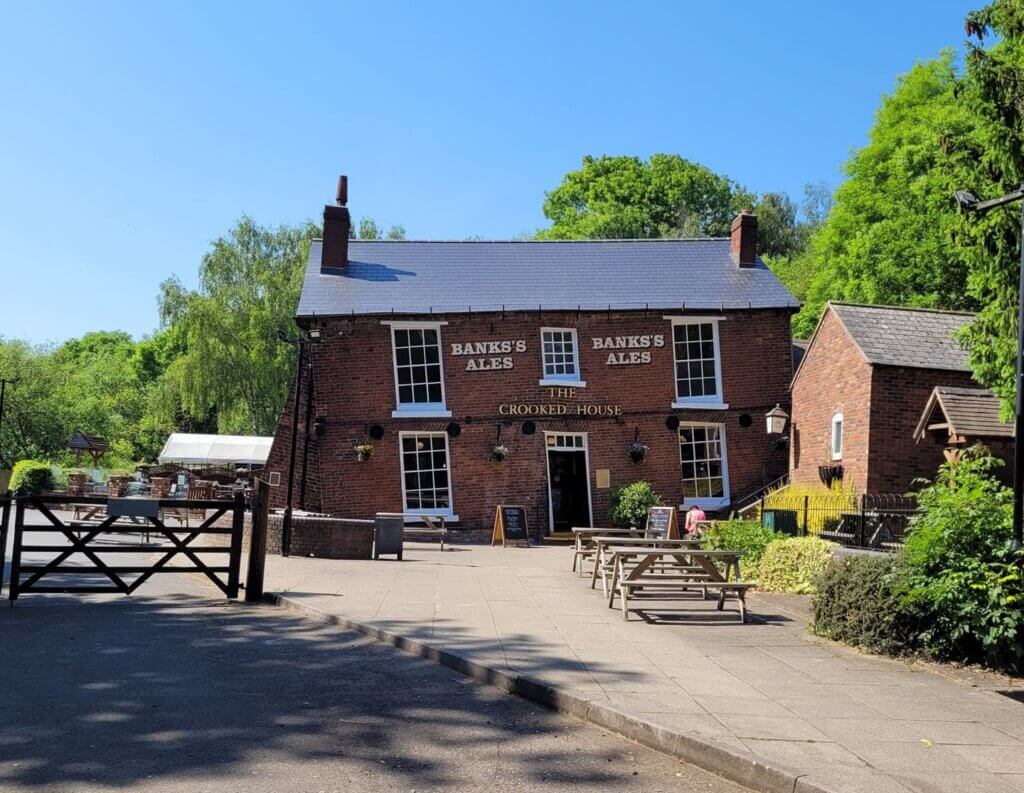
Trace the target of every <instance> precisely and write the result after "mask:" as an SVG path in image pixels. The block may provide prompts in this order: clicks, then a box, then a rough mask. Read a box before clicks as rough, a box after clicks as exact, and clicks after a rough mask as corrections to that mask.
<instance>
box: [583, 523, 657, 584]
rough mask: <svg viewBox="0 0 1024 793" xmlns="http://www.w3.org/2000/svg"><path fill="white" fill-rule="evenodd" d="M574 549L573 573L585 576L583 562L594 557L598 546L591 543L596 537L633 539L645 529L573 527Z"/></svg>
mask: <svg viewBox="0 0 1024 793" xmlns="http://www.w3.org/2000/svg"><path fill="white" fill-rule="evenodd" d="M572 533H573V535H574V536H573V539H574V548H573V552H572V571H573V572H574V573H575V572H577V570H578V571H579V574H580V575H583V560H584V559H586V558H589V557H591V556H593V555H594V554H595V552H596V546H595V545H594V543H593V542H592V541H591V538H592V537H595V536H607V535H621V536H623V537H633V536H637V535H641V534H643V529H637V528H633V529H606V528H603V527H601V526H573V527H572Z"/></svg>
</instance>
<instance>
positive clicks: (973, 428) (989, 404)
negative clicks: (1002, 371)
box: [914, 386, 1013, 440]
mask: <svg viewBox="0 0 1024 793" xmlns="http://www.w3.org/2000/svg"><path fill="white" fill-rule="evenodd" d="M936 411H939V412H941V414H942V415H941V418H942V421H938V418H939V417H938V416H936ZM942 422H945V423H946V424H948V425H949V435H950V436H951V437H953V436H958V437H962V438H1012V437H1013V425H1012V424H1009V423H1006V422H1004V421H1002V420H1000V418H999V397H997V396H996V395H995V394H993V393H992V392H991V391H989V390H988V389H987V388H953V387H951V386H936V387H935V388H934V389H932V393H931V396H929V397H928V404H927V405H925V408H924V412H923V413H922V414H921V420H920V421H919V422H918V424H917V429H916V430H914V438H916V439H917V440H921V438H923V437H924V436H925V434H926V433H927V432H928V425H929V424H937V423H942Z"/></svg>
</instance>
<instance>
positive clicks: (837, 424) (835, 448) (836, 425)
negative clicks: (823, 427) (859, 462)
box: [831, 413, 843, 460]
mask: <svg viewBox="0 0 1024 793" xmlns="http://www.w3.org/2000/svg"><path fill="white" fill-rule="evenodd" d="M831 446H832V459H833V460H841V459H843V414H842V413H836V414H835V415H834V416H833V417H832V444H831Z"/></svg>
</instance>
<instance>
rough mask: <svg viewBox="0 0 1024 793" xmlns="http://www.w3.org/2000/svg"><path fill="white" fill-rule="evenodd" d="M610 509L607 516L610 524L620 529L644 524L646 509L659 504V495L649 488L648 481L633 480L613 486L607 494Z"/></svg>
mask: <svg viewBox="0 0 1024 793" xmlns="http://www.w3.org/2000/svg"><path fill="white" fill-rule="evenodd" d="M609 499H610V500H611V509H610V510H609V511H608V516H609V517H610V518H611V521H612V525H613V526H618V527H619V528H622V529H628V528H631V527H633V526H636V527H641V526H644V525H646V522H647V510H649V509H650V508H651V507H657V506H661V503H662V502H661V496H659V495H658V494H657V493H655V492H654V490H652V489H651V485H650V483H649V482H644V481H640V482H633V483H632V484H629V485H623V486H622V487H617V488H615V489H614V490H613V491H612V492H611V494H610V495H609Z"/></svg>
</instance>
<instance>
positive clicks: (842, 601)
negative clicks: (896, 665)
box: [811, 554, 920, 655]
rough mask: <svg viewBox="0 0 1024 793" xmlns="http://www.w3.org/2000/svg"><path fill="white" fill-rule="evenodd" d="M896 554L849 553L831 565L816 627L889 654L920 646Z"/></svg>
mask: <svg viewBox="0 0 1024 793" xmlns="http://www.w3.org/2000/svg"><path fill="white" fill-rule="evenodd" d="M901 581H902V579H901V573H900V561H899V559H898V558H897V557H895V556H888V555H887V556H880V555H875V554H872V555H863V556H847V557H845V558H842V559H837V560H835V561H834V562H833V563H832V564H830V565H829V566H828V567H827V569H826V570H825V573H824V574H823V575H822V577H821V579H820V580H819V582H818V591H817V594H816V595H815V596H814V618H813V621H812V623H811V628H812V630H813V631H814V632H815V633H816V634H818V635H819V636H824V637H825V638H827V639H833V640H835V641H840V642H845V643H846V644H850V645H853V646H854V647H863V648H864V649H865V650H869V651H870V652H876V653H885V654H887V655H908V654H912V653H914V652H916V651H917V650H918V648H919V643H920V642H919V639H918V629H919V625H918V617H917V616H916V615H915V614H914V613H913V612H912V611H911V610H910V609H908V608H907V607H906V604H905V603H904V602H903V599H902V596H901V593H900V589H901V587H902V583H901Z"/></svg>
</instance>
